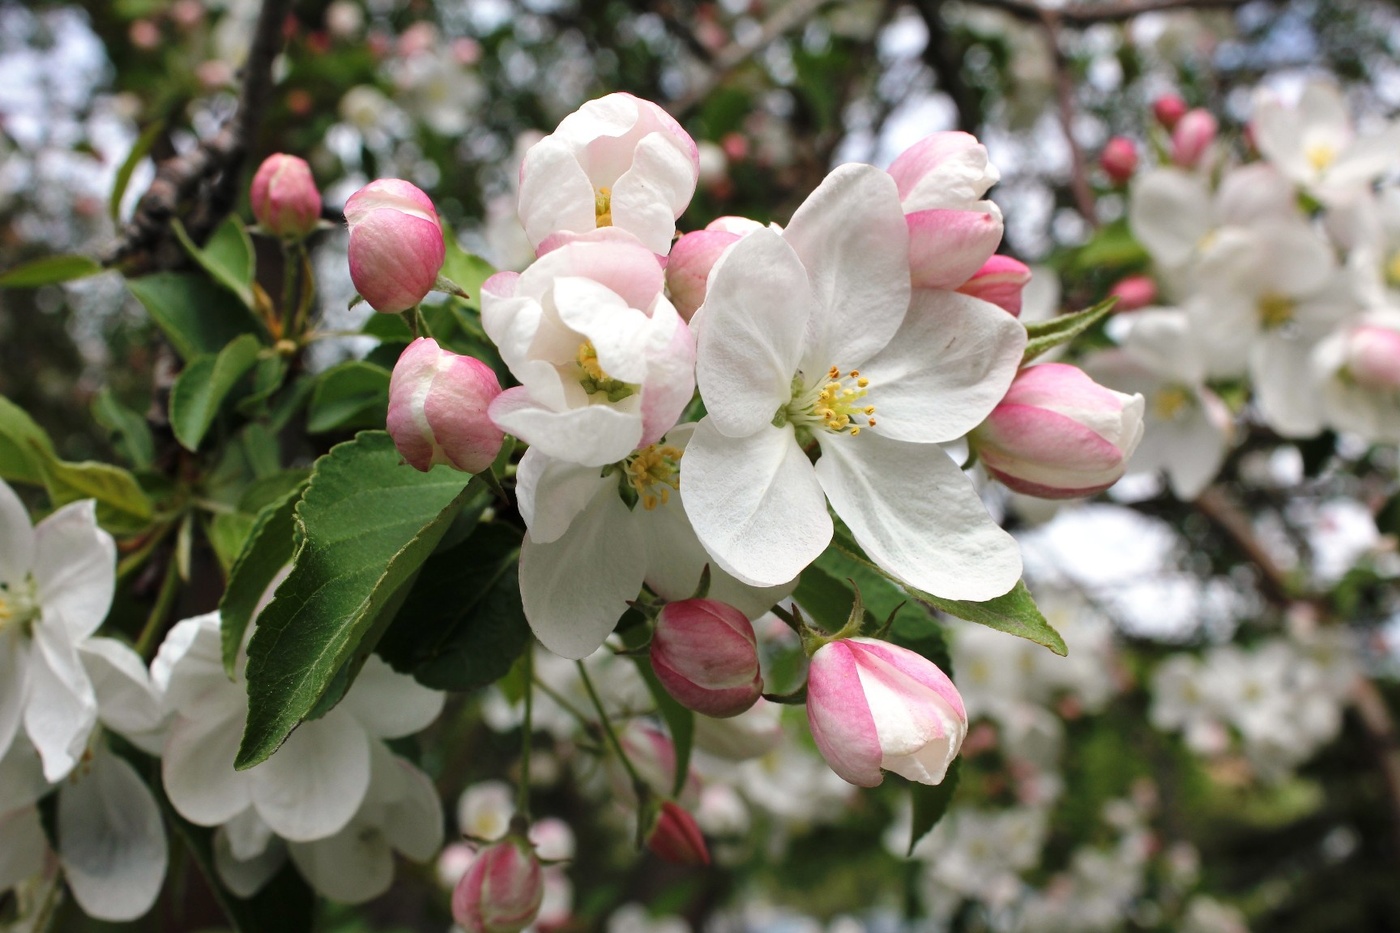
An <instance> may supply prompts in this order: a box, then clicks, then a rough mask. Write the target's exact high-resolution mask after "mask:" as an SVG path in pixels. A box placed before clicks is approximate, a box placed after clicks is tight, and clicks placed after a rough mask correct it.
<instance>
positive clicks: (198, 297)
mask: <svg viewBox="0 0 1400 933" xmlns="http://www.w3.org/2000/svg"><path fill="white" fill-rule="evenodd" d="M126 286H127V288H129V289H131V293H132V294H133V295H135V296H136V298H137V300H138V301H140V302H141V304H142V305H143V306H144V307H145V308H146V311H147V312H148V313H149V314H150V315H151V320H153V321H155V323H156V326H157V327H159V328H160V329H161V331H162V332H163V333H164V334H165V336H166V338H167V339H169V341H170V345H171V346H173V347H174V348H175V352H176V353H178V354H180V356H181V358H182V359H184V360H186V361H187V362H188V361H189V360H193V359H194V358H195V357H198V356H202V355H204V354H209V353H218V352H219V351H220V350H222V349H223V348H224V347H226V346H228V344H229V343H230V342H231V341H232V340H233V339H234V338H235V337H238V336H240V335H242V334H253V335H255V336H257V337H259V338H260V339H264V340H265V339H266V338H267V333H266V330H265V328H263V326H262V325H261V324H260V323H259V322H258V321H257V319H256V318H254V317H253V315H252V313H251V312H249V310H248V308H247V307H246V306H245V305H243V304H242V303H241V302H240V301H239V300H238V299H237V298H236V297H234V295H233V294H232V293H231V292H229V291H228V290H226V289H223V288H220V287H219V286H218V285H217V284H215V283H214V282H213V281H211V280H210V279H209V278H208V277H207V276H204V275H200V274H198V273H194V272H157V273H155V274H153V275H147V276H143V277H141V278H139V279H127V282H126Z"/></svg>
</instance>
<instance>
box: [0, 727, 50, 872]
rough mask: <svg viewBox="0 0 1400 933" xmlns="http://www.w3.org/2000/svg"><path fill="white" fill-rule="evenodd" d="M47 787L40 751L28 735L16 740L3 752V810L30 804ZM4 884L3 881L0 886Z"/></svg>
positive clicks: (0, 795)
mask: <svg viewBox="0 0 1400 933" xmlns="http://www.w3.org/2000/svg"><path fill="white" fill-rule="evenodd" d="M48 790H49V782H48V781H46V780H44V766H43V765H42V764H41V763H40V761H39V753H38V752H37V751H35V750H34V746H33V745H32V744H30V742H29V741H28V740H27V739H26V740H21V741H19V742H16V743H15V744H14V745H13V746H11V747H10V750H9V751H8V752H6V753H5V754H4V755H3V756H0V813H8V812H9V811H10V810H18V809H19V808H20V807H27V806H29V805H30V804H32V803H34V802H35V801H37V800H38V799H39V798H40V797H42V796H44V794H46V793H47V792H48ZM3 848H4V846H0V849H3ZM3 887H4V885H3V884H0V888H3Z"/></svg>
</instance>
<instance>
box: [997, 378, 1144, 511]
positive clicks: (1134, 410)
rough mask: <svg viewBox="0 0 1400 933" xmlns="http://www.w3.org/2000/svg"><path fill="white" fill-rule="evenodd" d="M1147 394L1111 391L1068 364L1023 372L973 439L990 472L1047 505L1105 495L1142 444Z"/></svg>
mask: <svg viewBox="0 0 1400 933" xmlns="http://www.w3.org/2000/svg"><path fill="white" fill-rule="evenodd" d="M1143 408H1144V402H1143V398H1142V396H1141V395H1124V394H1123V393H1121V392H1115V391H1113V390H1112V389H1106V388H1104V387H1103V386H1101V385H1099V384H1098V383H1096V382H1094V380H1092V379H1090V378H1089V377H1088V376H1087V375H1085V374H1084V371H1083V370H1081V369H1078V368H1076V367H1074V366H1068V365H1065V364H1063V363H1044V364H1041V365H1039V366H1031V367H1028V368H1026V369H1023V370H1021V372H1020V373H1018V374H1017V376H1016V379H1015V381H1014V382H1012V383H1011V388H1010V389H1009V390H1008V391H1007V393H1006V397H1005V398H1004V399H1002V401H1001V404H999V405H997V407H996V408H995V409H994V410H993V411H992V413H991V414H990V415H989V416H988V417H987V420H986V421H984V422H982V424H981V425H979V426H978V427H977V428H976V429H975V430H974V431H973V432H972V435H971V439H972V442H973V445H974V447H975V449H976V450H977V453H978V456H979V457H980V458H981V460H982V465H983V466H984V467H986V468H987V472H989V473H991V474H992V476H994V477H996V478H997V479H999V480H1001V482H1003V483H1004V484H1006V485H1007V486H1008V487H1010V488H1011V489H1014V490H1016V491H1017V492H1022V493H1025V494H1027V495H1031V496H1038V497H1039V498H1042V499H1072V498H1076V497H1079V496H1091V495H1093V494H1094V493H1097V492H1102V491H1103V490H1105V489H1107V488H1108V487H1109V486H1112V485H1113V484H1114V483H1116V482H1117V481H1118V479H1119V477H1121V476H1122V475H1123V469H1124V467H1125V466H1126V465H1127V462H1128V458H1129V457H1131V456H1132V453H1133V451H1134V450H1136V449H1137V445H1138V442H1139V441H1140V440H1142V431H1143V424H1142V415H1143Z"/></svg>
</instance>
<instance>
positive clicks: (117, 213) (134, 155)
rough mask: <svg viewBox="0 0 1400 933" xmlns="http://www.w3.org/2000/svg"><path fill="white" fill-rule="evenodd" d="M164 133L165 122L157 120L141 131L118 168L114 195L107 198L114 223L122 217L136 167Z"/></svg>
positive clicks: (108, 211) (109, 213)
mask: <svg viewBox="0 0 1400 933" xmlns="http://www.w3.org/2000/svg"><path fill="white" fill-rule="evenodd" d="M164 132H165V121H163V120H157V121H155V122H154V123H152V124H151V125H150V126H148V127H146V128H145V129H144V130H142V131H141V135H140V136H138V137H136V142H135V143H134V144H133V145H132V147H131V151H130V152H129V153H127V156H126V158H125V159H124V160H123V161H122V164H121V165H120V166H118V167H117V176H116V178H115V179H114V180H113V181H112V194H111V195H110V196H109V197H108V198H107V215H108V216H109V217H111V218H112V221H113V222H114V223H115V222H116V221H118V220H119V219H120V217H121V209H122V199H123V198H124V197H125V196H126V186H127V185H128V184H130V183H131V173H132V172H134V171H136V166H138V165H140V164H141V160H142V159H144V158H146V156H147V155H149V154H150V152H151V147H152V146H154V145H155V142H156V140H157V139H159V138H160V136H161V134H162V133H164Z"/></svg>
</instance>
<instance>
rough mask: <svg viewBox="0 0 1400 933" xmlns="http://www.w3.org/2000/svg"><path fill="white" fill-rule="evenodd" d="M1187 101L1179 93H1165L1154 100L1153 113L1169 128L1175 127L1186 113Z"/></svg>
mask: <svg viewBox="0 0 1400 933" xmlns="http://www.w3.org/2000/svg"><path fill="white" fill-rule="evenodd" d="M1186 109H1187V108H1186V101H1184V100H1182V99H1181V95H1179V94H1163V95H1162V96H1161V97H1159V98H1157V99H1156V100H1154V101H1153V102H1152V115H1153V116H1155V117H1156V118H1157V122H1158V123H1160V124H1162V125H1163V126H1165V127H1166V128H1167V129H1168V130H1171V129H1175V127H1176V124H1177V121H1178V120H1180V119H1181V118H1182V117H1183V116H1185V115H1186Z"/></svg>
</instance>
